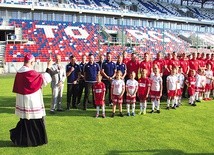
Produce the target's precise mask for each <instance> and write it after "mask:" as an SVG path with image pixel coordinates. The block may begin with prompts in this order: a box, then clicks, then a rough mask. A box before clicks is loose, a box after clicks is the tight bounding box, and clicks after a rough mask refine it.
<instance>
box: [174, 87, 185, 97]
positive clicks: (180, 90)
mask: <svg viewBox="0 0 214 155" xmlns="http://www.w3.org/2000/svg"><path fill="white" fill-rule="evenodd" d="M182 92H183V90H182V88H181V89H177V93H176V96H181V95H182Z"/></svg>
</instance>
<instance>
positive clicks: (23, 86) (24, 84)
mask: <svg viewBox="0 0 214 155" xmlns="http://www.w3.org/2000/svg"><path fill="white" fill-rule="evenodd" d="M42 84H43V79H42V75H41V74H39V73H38V72H36V71H34V70H30V71H27V72H22V73H17V74H16V77H15V81H14V85H13V92H14V93H18V94H22V95H27V94H32V93H34V92H36V91H38V90H39V89H40V88H41V86H42Z"/></svg>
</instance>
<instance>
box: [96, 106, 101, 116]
mask: <svg viewBox="0 0 214 155" xmlns="http://www.w3.org/2000/svg"><path fill="white" fill-rule="evenodd" d="M96 109H97V115H99V112H100V106H97V107H96Z"/></svg>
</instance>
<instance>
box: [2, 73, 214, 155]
mask: <svg viewBox="0 0 214 155" xmlns="http://www.w3.org/2000/svg"><path fill="white" fill-rule="evenodd" d="M13 81H14V75H0V120H1V121H0V154H1V155H10V154H18V155H21V154H25V155H28V154H29V155H32V154H36V155H45V154H47V155H55V154H59V155H64V154H67V155H71V154H77V155H78V154H92V155H97V154H105V155H111V154H115V155H120V154H121V155H125V154H127V155H129V154H134V155H136V154H143V155H144V154H145V155H147V154H152V155H167V154H169V155H176V154H179V155H183V154H198V155H201V154H202V155H206V154H209V155H211V154H214V100H213V101H206V102H205V101H202V102H201V103H198V104H197V106H196V107H192V106H190V105H188V102H187V100H184V101H183V105H182V106H181V107H179V108H177V109H176V110H173V109H170V110H165V107H166V102H161V113H160V114H157V113H153V114H150V113H147V114H146V115H136V116H135V117H133V116H132V117H131V116H130V117H127V116H124V117H119V116H115V117H114V118H111V117H110V115H111V107H106V116H107V117H106V118H104V119H103V118H101V117H100V118H94V116H95V113H96V112H95V109H93V108H89V109H88V110H87V111H83V110H81V109H82V105H80V107H81V108H79V109H75V110H74V109H72V110H70V111H63V112H58V113H56V114H54V115H53V114H52V115H51V114H49V108H50V102H51V89H50V86H47V87H45V88H44V89H43V94H44V101H45V107H46V110H47V111H46V112H47V116H46V118H45V119H46V129H47V135H48V144H47V145H43V146H39V147H29V148H21V147H15V146H14V145H13V144H12V143H11V141H10V137H9V130H10V129H11V128H14V127H15V126H16V124H17V122H18V120H19V118H18V117H17V116H15V114H14V106H15V94H13V93H12V87H13ZM63 95H64V96H63V107H64V108H65V105H66V87H65V88H64V94H63ZM150 108H151V105H150V104H149V105H148V111H149V110H150ZM117 112H118V109H117ZM123 112H124V114H125V113H126V108H125V105H124V108H123ZM138 112H139V103H137V107H136V113H138Z"/></svg>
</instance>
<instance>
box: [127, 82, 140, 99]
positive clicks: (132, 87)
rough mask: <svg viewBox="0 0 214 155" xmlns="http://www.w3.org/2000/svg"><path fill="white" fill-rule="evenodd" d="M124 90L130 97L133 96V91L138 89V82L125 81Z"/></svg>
mask: <svg viewBox="0 0 214 155" xmlns="http://www.w3.org/2000/svg"><path fill="white" fill-rule="evenodd" d="M126 88H127V90H128V92H129V94H130V95H133V94H134V92H135V90H136V89H138V82H137V81H136V80H131V79H129V80H127V82H126Z"/></svg>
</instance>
